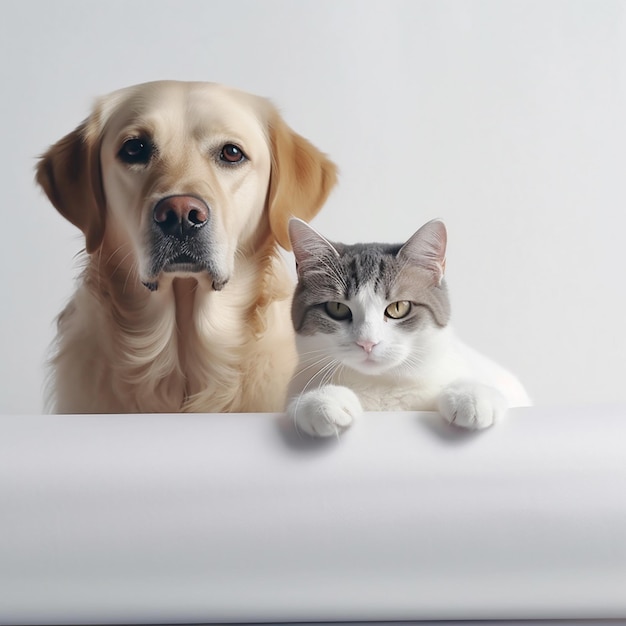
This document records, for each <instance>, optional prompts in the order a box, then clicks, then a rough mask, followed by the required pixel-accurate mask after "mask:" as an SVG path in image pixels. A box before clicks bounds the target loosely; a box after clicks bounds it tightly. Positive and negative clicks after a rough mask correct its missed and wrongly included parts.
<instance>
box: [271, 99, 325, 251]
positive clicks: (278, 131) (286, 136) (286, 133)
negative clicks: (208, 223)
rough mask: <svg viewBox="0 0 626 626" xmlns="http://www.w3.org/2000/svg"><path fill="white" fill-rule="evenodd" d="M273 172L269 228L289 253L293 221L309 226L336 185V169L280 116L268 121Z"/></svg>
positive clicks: (274, 116)
mask: <svg viewBox="0 0 626 626" xmlns="http://www.w3.org/2000/svg"><path fill="white" fill-rule="evenodd" d="M269 133H270V142H271V148H272V172H271V176H270V185H269V192H268V207H269V220H270V228H271V229H272V232H273V233H274V236H275V237H276V239H277V241H278V243H279V244H280V245H281V246H282V247H283V248H285V249H286V250H290V249H291V245H290V243H289V234H288V223H289V218H290V217H299V218H300V219H302V220H304V221H306V222H308V221H310V220H311V219H312V218H313V217H314V216H315V215H317V213H318V211H319V210H320V209H321V208H322V205H323V204H324V202H325V201H326V198H327V197H328V194H329V193H330V191H331V189H332V188H333V186H334V185H335V183H336V182H337V166H336V165H335V164H334V163H333V162H332V161H331V160H330V159H329V158H328V157H327V156H326V155H325V154H323V153H322V152H320V151H319V150H318V149H317V148H316V147H315V146H314V145H313V144H311V143H310V142H309V141H307V140H306V139H305V138H304V137H302V136H300V135H298V133H296V132H294V131H293V130H291V128H289V126H287V124H286V123H285V122H284V120H283V119H282V117H280V115H279V114H278V112H276V111H273V112H272V115H271V117H270V120H269Z"/></svg>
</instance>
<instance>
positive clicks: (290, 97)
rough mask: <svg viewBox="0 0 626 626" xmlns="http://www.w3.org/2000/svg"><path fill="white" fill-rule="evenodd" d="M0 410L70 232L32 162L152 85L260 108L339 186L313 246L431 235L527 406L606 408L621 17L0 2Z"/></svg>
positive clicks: (276, 4)
mask: <svg viewBox="0 0 626 626" xmlns="http://www.w3.org/2000/svg"><path fill="white" fill-rule="evenodd" d="M0 68H1V71H0V76H1V82H0V85H1V96H0V107H1V108H0V124H1V135H0V137H1V142H0V181H1V182H2V190H3V196H2V201H3V202H2V204H3V206H2V208H1V209H0V215H1V216H2V238H1V241H2V245H1V246H0V333H1V337H0V341H1V343H0V348H1V350H2V353H1V354H2V356H1V359H0V367H1V370H0V381H1V382H0V412H1V413H38V412H40V411H41V409H42V388H43V381H44V366H43V364H44V360H45V356H46V350H47V346H48V344H49V343H50V341H51V340H52V338H53V336H54V318H55V316H56V314H57V313H58V312H59V311H60V309H61V308H62V306H63V305H64V303H65V302H66V300H67V299H68V297H69V296H70V294H71V292H72V289H73V279H74V277H75V276H76V274H77V273H78V266H77V263H76V260H75V259H74V255H75V254H76V253H77V252H78V251H79V250H80V249H81V247H82V237H81V236H80V233H79V232H78V231H77V230H76V229H75V228H74V227H72V226H71V225H70V224H69V223H66V222H65V221H64V220H63V219H62V218H61V216H60V215H58V214H57V213H56V211H55V210H54V209H53V207H52V206H51V205H50V204H49V203H48V201H47V200H46V199H45V197H44V196H43V194H42V193H41V192H40V191H39V190H38V189H36V188H35V186H34V183H33V168H34V165H35V163H36V157H37V156H38V155H39V154H41V153H42V152H43V151H44V150H45V149H46V148H47V147H48V145H50V144H51V143H53V142H55V141H56V140H57V139H59V138H60V137H61V136H62V135H64V134H66V133H67V132H69V131H70V130H72V129H73V128H74V127H75V126H76V125H77V124H78V123H79V122H80V121H81V120H82V119H83V118H84V117H86V116H87V114H88V112H89V109H90V106H91V103H92V102H93V100H94V98H95V97H96V96H98V95H101V94H104V93H107V92H109V91H112V90H114V89H117V88H119V87H123V86H126V85H129V84H133V83H138V82H144V81H148V80H155V79H161V78H172V79H184V80H208V81H216V82H223V83H227V84H230V85H233V86H236V87H239V88H241V89H244V90H247V91H251V92H254V93H257V94H260V95H265V96H268V97H270V98H272V99H273V100H274V101H275V102H276V103H277V104H278V106H279V107H280V109H281V110H282V111H283V113H284V116H285V117H286V119H287V121H288V122H289V123H290V124H291V125H292V126H293V128H294V129H296V130H297V131H298V132H300V133H301V134H303V135H305V136H306V137H308V138H309V139H310V140H311V141H312V142H313V143H315V144H316V145H317V146H318V147H320V148H321V149H322V150H324V151H325V152H327V153H328V154H329V155H330V156H331V157H332V158H333V159H334V160H335V161H336V163H338V164H339V166H340V168H341V182H340V186H339V187H338V188H337V189H336V190H335V191H334V193H333V194H332V196H331V198H330V200H329V201H328V203H327V205H326V207H325V209H324V210H323V212H322V213H321V214H320V216H319V217H318V218H317V219H316V220H315V222H314V224H315V226H316V227H317V228H319V229H320V230H321V231H322V232H323V233H324V234H325V235H327V236H328V237H329V238H331V239H338V240H344V241H347V242H355V241H367V240H382V241H403V240H405V239H406V238H408V236H409V235H411V234H412V233H413V231H414V230H416V229H417V228H418V227H419V226H420V225H421V224H422V223H423V222H425V221H427V220H428V219H431V218H433V217H441V218H443V219H444V220H445V221H446V223H447V225H448V229H449V253H448V282H449V286H450V289H451V294H452V299H453V320H454V325H455V327H456V328H457V330H458V331H459V333H460V334H461V335H462V337H464V338H465V339H466V340H467V341H468V342H469V343H471V344H473V345H474V346H476V347H478V348H480V349H482V350H483V351H484V352H486V353H487V354H490V355H491V356H493V357H495V358H496V359H498V360H500V361H501V362H503V363H504V364H506V365H507V366H509V367H510V368H511V369H513V370H514V371H516V372H517V373H518V374H519V375H520V377H521V378H522V380H523V381H524V382H525V383H526V385H527V387H528V389H529V391H530V393H531V395H532V396H533V397H534V399H535V402H536V404H539V405H557V404H562V405H571V404H581V403H601V402H616V401H621V399H622V393H623V392H622V389H623V376H622V373H623V371H624V367H623V358H624V355H625V353H626V350H625V349H626V333H625V332H624V308H625V306H624V305H625V304H626V301H625V298H624V287H623V284H624V278H623V273H624V269H625V268H626V263H625V261H626V252H625V250H624V248H625V244H624V225H625V220H624V217H623V215H624V208H625V200H626V192H625V188H624V186H625V183H624V181H625V171H626V168H625V166H626V155H625V149H626V148H625V146H626V122H625V119H626V4H625V3H624V2H618V1H608V0H603V1H596V0H588V1H567V2H565V1H551V2H547V1H545V0H538V1H527V2H524V1H514V0H513V1H507V2H500V1H481V0H478V1H471V0H459V1H458V2H453V1H445V0H444V1H420V2H418V1H414V0H413V1H411V0H408V1H405V2H401V1H391V0H386V1H384V2H374V1H365V0H363V1H359V0H354V1H351V0H299V1H297V2H296V1H287V0H284V1H283V0H264V1H262V2H261V1H258V2H252V1H249V0H238V1H237V2H224V1H219V2H213V1H198V2H194V1H187V2H185V1H182V2H165V1H158V0H150V1H143V0H142V1H132V2H130V1H127V0H124V1H117V0H108V1H107V2H106V3H95V2H78V1H59V0H56V1H55V2H44V1H41V2H33V1H24V0H19V1H17V0H15V1H11V2H5V3H3V5H2V18H1V20H0Z"/></svg>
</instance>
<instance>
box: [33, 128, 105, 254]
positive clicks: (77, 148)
mask: <svg viewBox="0 0 626 626" xmlns="http://www.w3.org/2000/svg"><path fill="white" fill-rule="evenodd" d="M91 124H92V122H90V120H89V119H88V120H86V121H85V122H83V123H82V124H81V125H80V126H78V128H76V129H75V130H73V131H72V132H71V133H69V134H68V135H66V136H65V137H63V139H60V140H59V141H57V143H55V144H54V145H53V146H51V147H50V148H49V149H48V151H47V152H46V153H45V154H44V155H43V156H42V157H41V159H40V161H39V164H38V165H37V174H36V180H37V182H38V183H39V184H40V185H41V186H42V187H43V190H44V191H45V192H46V195H47V196H48V198H49V199H50V202H52V204H53V205H54V206H55V207H56V209H57V210H58V211H59V213H61V215H63V217H65V218H66V219H68V220H69V221H70V222H71V223H72V224H74V225H75V226H78V228H80V229H81V230H82V231H83V233H84V234H85V248H86V250H87V252H89V253H91V252H94V251H96V250H97V249H98V248H99V247H100V244H101V243H102V238H103V236H104V223H105V208H106V207H105V200H104V191H103V189H102V178H101V175H100V155H99V152H100V140H99V133H97V131H95V130H94V129H93V128H91Z"/></svg>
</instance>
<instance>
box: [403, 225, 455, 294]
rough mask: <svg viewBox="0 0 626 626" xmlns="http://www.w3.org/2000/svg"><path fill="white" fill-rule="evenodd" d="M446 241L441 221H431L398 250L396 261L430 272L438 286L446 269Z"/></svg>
mask: <svg viewBox="0 0 626 626" xmlns="http://www.w3.org/2000/svg"><path fill="white" fill-rule="evenodd" d="M447 241H448V235H447V232H446V227H445V225H444V223H443V222H442V221H441V220H431V221H430V222H427V223H426V224H424V226H422V227H421V228H420V229H419V230H418V231H417V232H416V233H415V234H414V235H413V236H412V237H411V238H410V239H409V240H408V241H407V242H406V243H405V244H404V245H403V246H402V248H400V251H399V252H398V259H401V260H403V261H406V262H408V263H412V264H416V265H419V266H421V267H423V268H425V269H427V270H429V271H431V272H432V273H433V276H434V278H435V283H436V284H437V285H440V284H441V281H442V280H443V274H444V272H445V269H446V243H447Z"/></svg>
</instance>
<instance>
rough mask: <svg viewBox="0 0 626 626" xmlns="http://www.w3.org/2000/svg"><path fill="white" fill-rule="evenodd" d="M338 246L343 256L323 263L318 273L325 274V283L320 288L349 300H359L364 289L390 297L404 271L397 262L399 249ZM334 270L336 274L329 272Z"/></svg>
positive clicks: (334, 257)
mask: <svg viewBox="0 0 626 626" xmlns="http://www.w3.org/2000/svg"><path fill="white" fill-rule="evenodd" d="M335 246H336V249H337V252H338V253H339V256H338V257H337V256H332V255H328V256H326V257H325V259H324V260H323V262H322V263H320V266H319V270H318V271H319V272H321V273H325V281H322V285H320V286H323V285H324V284H325V286H326V287H330V288H332V290H333V292H334V293H335V294H336V296H337V297H341V298H342V299H346V300H349V299H351V298H353V297H355V296H356V294H357V293H358V292H359V291H360V290H362V289H364V288H367V289H369V290H371V291H373V292H374V293H378V294H381V295H383V296H384V297H389V295H390V290H391V288H392V285H393V284H394V281H395V279H396V277H397V276H398V272H399V270H400V266H399V262H398V260H397V259H396V254H397V253H398V250H399V249H400V246H399V245H384V244H368V245H362V244H355V245H351V246H347V245H342V244H335ZM330 268H332V270H331V271H330V272H329V271H328V270H329V269H330ZM316 273H317V272H316ZM316 282H317V281H316Z"/></svg>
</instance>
